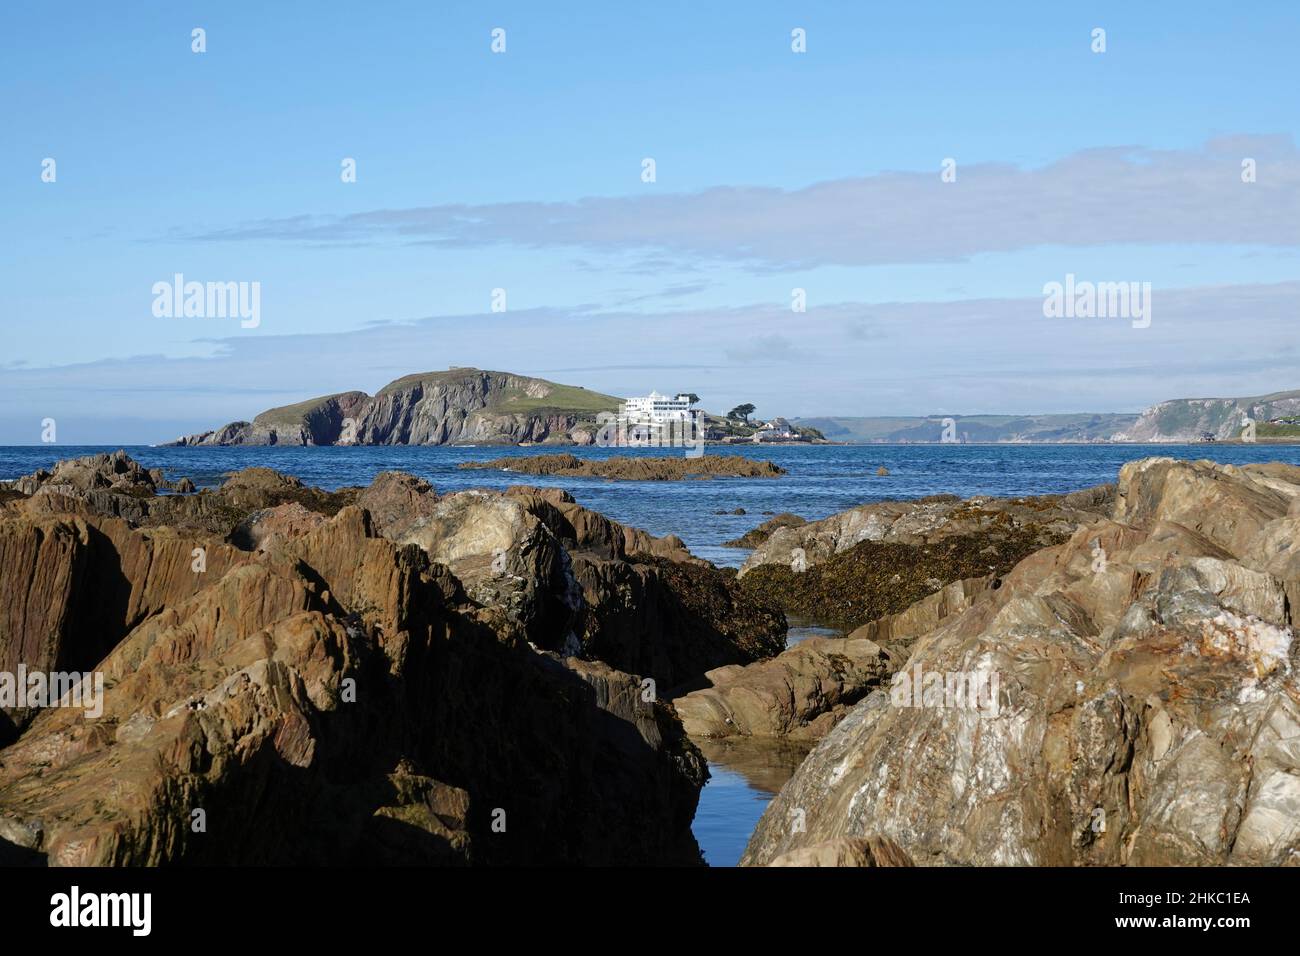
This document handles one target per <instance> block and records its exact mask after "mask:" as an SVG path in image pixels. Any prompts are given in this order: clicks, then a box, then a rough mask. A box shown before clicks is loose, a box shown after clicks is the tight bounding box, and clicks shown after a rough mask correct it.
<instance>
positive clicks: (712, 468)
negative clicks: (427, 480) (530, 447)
mask: <svg viewBox="0 0 1300 956" xmlns="http://www.w3.org/2000/svg"><path fill="white" fill-rule="evenodd" d="M459 467H461V468H469V469H483V470H498V471H511V472H517V473H519V474H523V475H559V476H562V477H572V478H609V479H617V480H620V481H681V480H682V479H685V478H779V477H780V476H781V475H784V474H785V473H786V472H785V469H784V468H781V467H779V466H778V465H774V464H773V463H772V462H770V461H757V460H755V459H753V458H746V457H745V456H743V455H701V456H700V457H698V458H687V457H686V456H684V455H683V456H680V457H674V458H637V457H632V456H626V455H616V456H614V457H613V458H591V459H587V458H579V457H578V456H577V455H569V454H557V455H518V456H512V457H509V458H497V459H494V460H493V461H467V462H464V463H462V464H461V465H460V466H459ZM742 513H743V512H742Z"/></svg>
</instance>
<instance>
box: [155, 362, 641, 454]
mask: <svg viewBox="0 0 1300 956" xmlns="http://www.w3.org/2000/svg"><path fill="white" fill-rule="evenodd" d="M618 402H619V400H618V399H617V398H613V397H611V396H608V395H601V394H599V393H597V392H589V391H586V390H585V389H581V388H576V387H573V386H568V385H558V384H556V383H554V382H548V381H545V380H544V379H539V378H529V377H527V376H523V375H512V374H510V373H507V372H487V371H481V370H479V369H453V370H450V371H447V372H426V373H421V374H417V375H408V376H406V377H404V378H400V379H398V380H397V381H395V382H391V383H389V384H388V385H386V386H384V387H383V388H382V389H380V390H379V392H378V393H377V394H376V395H374V396H370V395H367V394H366V393H365V392H358V391H352V392H342V393H339V394H337V395H326V396H324V397H322V398H316V399H310V400H308V401H305V402H300V403H298V404H296V405H287V406H284V407H282V408H273V409H271V410H269V411H266V412H263V413H262V414H260V415H258V416H257V417H256V418H254V419H253V420H252V421H251V422H232V423H230V424H229V425H226V426H224V427H222V428H219V429H216V430H214V431H210V432H202V433H200V434H197V435H189V436H186V437H183V438H181V439H179V440H178V441H177V442H176V444H180V445H340V444H356V445H445V444H454V443H465V444H519V443H521V442H551V443H560V444H591V443H592V442H593V441H594V440H595V434H596V428H595V422H596V415H597V414H598V413H599V412H601V411H609V412H613V411H616V410H617V408H618Z"/></svg>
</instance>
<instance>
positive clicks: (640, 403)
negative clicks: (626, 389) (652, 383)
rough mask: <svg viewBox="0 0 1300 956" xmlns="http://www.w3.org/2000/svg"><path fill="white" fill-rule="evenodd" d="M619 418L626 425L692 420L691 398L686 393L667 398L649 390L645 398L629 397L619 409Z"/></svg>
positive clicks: (660, 423) (666, 423)
mask: <svg viewBox="0 0 1300 956" xmlns="http://www.w3.org/2000/svg"><path fill="white" fill-rule="evenodd" d="M619 418H620V419H621V420H622V421H623V422H624V423H625V424H628V425H671V424H672V423H674V422H688V421H691V420H692V415H691V400H690V398H689V397H688V396H686V395H678V396H677V397H676V398H669V397H668V396H667V395H660V394H659V393H658V392H651V393H650V394H649V395H647V396H646V397H645V398H629V399H628V400H627V401H625V402H624V403H623V406H622V408H621V409H620V410H619Z"/></svg>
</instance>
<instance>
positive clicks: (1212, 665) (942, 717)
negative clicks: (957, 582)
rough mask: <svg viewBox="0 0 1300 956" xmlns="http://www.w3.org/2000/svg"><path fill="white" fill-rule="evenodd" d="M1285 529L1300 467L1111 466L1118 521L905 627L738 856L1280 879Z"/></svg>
mask: <svg viewBox="0 0 1300 956" xmlns="http://www.w3.org/2000/svg"><path fill="white" fill-rule="evenodd" d="M1298 521H1300V469H1296V468H1293V467H1290V466H1285V465H1251V466H1246V467H1243V468H1235V467H1232V466H1218V465H1214V464H1211V463H1209V462H1179V461H1174V460H1171V459H1147V460H1143V461H1139V462H1134V463H1131V464H1129V465H1126V466H1125V467H1124V468H1123V470H1122V471H1121V474H1120V481H1119V486H1118V493H1117V498H1116V503H1115V506H1114V509H1113V513H1112V516H1111V517H1107V518H1100V519H1097V520H1093V521H1090V522H1089V523H1087V524H1086V525H1085V526H1083V527H1081V528H1079V529H1078V530H1077V531H1076V532H1075V533H1074V534H1073V535H1072V536H1071V537H1070V539H1069V540H1068V541H1066V542H1065V543H1063V544H1060V545H1056V546H1054V547H1050V548H1047V549H1044V550H1042V551H1039V552H1038V553H1036V554H1034V555H1032V556H1030V557H1028V558H1027V559H1025V560H1024V561H1022V562H1021V563H1020V564H1019V565H1018V566H1017V567H1016V568H1015V569H1014V570H1013V571H1012V572H1011V573H1010V574H1008V575H1007V576H1005V577H1004V578H1003V579H1002V580H1001V581H1000V582H999V585H998V586H997V587H996V588H992V587H987V588H982V587H980V586H976V587H973V588H968V587H966V586H965V585H963V589H962V590H963V596H962V599H961V600H960V601H958V602H957V604H956V605H955V606H954V607H953V608H952V610H955V613H947V614H943V615H939V616H934V615H927V614H922V615H919V616H917V617H916V618H915V619H914V620H913V621H911V624H912V625H914V626H915V625H918V624H919V625H921V626H922V627H927V626H928V625H927V620H926V619H927V617H928V618H929V622H928V624H929V625H933V626H929V627H928V629H926V630H925V631H924V633H921V634H920V635H917V636H914V638H913V640H912V642H911V644H910V657H909V658H908V659H907V660H906V662H905V664H904V665H903V667H902V669H901V673H903V674H905V675H907V678H908V680H907V682H906V683H903V682H902V681H901V680H898V679H897V678H896V679H894V680H891V681H890V686H889V687H881V688H880V689H878V690H876V691H874V692H872V693H871V694H870V695H869V696H867V697H866V698H865V699H864V700H863V701H862V702H861V703H859V704H857V705H856V706H855V707H854V708H853V710H852V711H851V712H850V713H849V714H848V716H847V717H845V718H844V720H843V721H842V722H840V723H839V724H838V726H836V727H835V729H834V730H832V731H831V732H830V733H829V734H827V735H826V736H825V737H824V738H823V740H822V741H821V743H820V744H818V746H817V747H816V748H815V749H814V750H813V751H812V753H811V754H810V755H809V757H808V759H807V760H806V761H805V762H804V763H803V765H802V766H801V767H800V769H799V770H798V772H797V773H796V774H795V776H794V777H793V778H792V779H791V780H790V782H789V783H788V784H787V785H786V787H785V788H784V789H783V790H782V791H781V793H780V795H779V796H778V797H777V798H776V799H775V800H774V801H773V802H772V804H771V805H770V806H769V808H768V810H767V812H766V813H765V814H764V816H763V818H762V820H761V822H760V823H759V826H758V828H757V829H756V831H755V833H754V835H753V838H752V839H751V841H750V844H749V847H748V850H747V851H746V854H745V857H744V859H743V861H742V862H743V863H744V864H747V865H761V864H769V863H775V862H781V861H787V862H788V861H789V860H791V859H795V860H804V861H809V862H811V861H814V860H821V861H827V860H829V861H832V862H847V863H857V862H860V861H862V860H865V859H867V858H868V857H869V856H870V854H863V853H857V854H856V855H855V853H850V852H848V851H847V850H846V849H845V847H844V846H843V845H842V841H844V840H857V841H859V844H856V845H876V844H878V843H879V841H882V840H883V841H887V843H888V844H889V845H891V846H896V847H897V848H899V849H900V850H901V852H902V855H903V857H904V858H906V859H910V860H914V861H915V862H917V863H919V864H976V865H989V864H995V865H1005V864H1021V865H1036V866H1037V865H1056V866H1071V865H1122V864H1132V865H1170V864H1191V865H1224V864H1259V865H1281V864H1289V863H1295V862H1296V860H1297V858H1298V857H1300V824H1298V823H1297V821H1298V820H1300V784H1297V782H1296V781H1297V780H1300V751H1297V749H1296V747H1295V741H1296V740H1297V739H1300V704H1298V703H1297V701H1300V684H1298V683H1297V670H1296V668H1297V664H1300V659H1298V649H1297V646H1296V643H1295V641H1294V639H1293V635H1294V627H1295V626H1296V623H1297V622H1296V617H1295V608H1296V607H1298V606H1300V604H1297V603H1296V600H1297V598H1300V561H1298V560H1297V556H1296V555H1295V553H1294V551H1295V548H1294V541H1295V540H1296V536H1297V533H1298V532H1300V524H1297V522H1298ZM931 610H934V609H931ZM890 630H891V628H884V629H879V628H878V629H876V631H875V634H876V636H877V638H878V639H881V640H884V639H887V638H888V637H889V636H890V635H889V631H890ZM929 675H934V679H931V677H930V676H929ZM994 675H996V677H997V680H996V681H994V680H993V679H992V678H993V677H994ZM973 686H980V687H982V688H984V689H987V690H989V691H992V693H982V694H980V695H976V696H972V695H971V694H970V693H968V691H969V690H970V689H971V688H972V687H973ZM900 688H901V691H900ZM861 841H866V843H865V844H863V843H862V842H861Z"/></svg>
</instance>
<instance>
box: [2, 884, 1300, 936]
mask: <svg viewBox="0 0 1300 956" xmlns="http://www.w3.org/2000/svg"><path fill="white" fill-rule="evenodd" d="M1298 877H1300V870H1295V869H1109V870H1100V869H1096V870H1085V869H1036V870H1030V869H1012V868H1005V869H921V868H918V869H839V870H834V869H820V870H819V869H766V870H764V869H753V870H709V869H698V870H694V869H661V870H654V869H635V870H634V869H566V870H543V869H499V870H497V869H493V870H489V869H480V870H452V869H441V870H437V869H383V870H380V869H373V870H366V869H336V870H327V869H273V868H247V867H244V868H233V867H232V868H210V869H167V870H140V869H133V870H85V869H82V870H78V869H25V868H24V869H2V870H0V913H3V924H2V925H3V928H4V929H3V931H4V936H5V940H6V942H7V943H10V944H14V943H20V942H22V941H24V940H26V939H29V938H31V939H37V938H47V937H48V938H53V939H57V938H59V937H65V938H66V939H67V940H68V941H72V939H73V937H74V936H75V937H76V938H77V939H78V940H80V941H83V942H84V941H89V940H90V939H91V938H92V937H97V938H100V939H103V940H108V939H110V938H112V939H114V940H120V941H122V942H124V943H126V944H127V945H128V946H130V945H132V944H133V943H137V942H140V943H143V942H146V941H163V942H167V943H171V942H179V941H186V942H189V941H197V940H202V939H205V938H209V935H208V934H211V933H218V934H221V935H225V934H226V933H228V932H230V931H232V930H234V931H236V932H237V933H238V932H240V928H241V927H242V928H245V929H248V930H250V931H251V930H253V929H254V927H255V928H256V930H255V935H252V936H249V937H246V938H249V939H257V940H258V941H259V943H261V942H264V941H266V940H268V939H278V938H281V937H283V938H285V939H286V940H292V941H294V942H302V943H305V942H312V941H319V942H322V943H327V944H338V943H341V942H345V941H349V940H355V941H358V942H364V941H367V940H369V941H371V942H374V941H375V940H376V939H377V938H378V937H377V934H380V936H388V935H390V934H391V935H398V936H400V935H401V934H419V935H421V936H425V937H426V938H428V937H429V934H432V935H433V937H434V938H436V935H437V933H438V931H439V927H443V928H445V929H448V930H449V929H452V928H453V927H458V926H462V925H465V926H469V925H473V926H475V927H476V932H478V933H481V934H483V935H484V936H485V937H486V938H490V939H492V940H493V941H496V940H498V939H502V940H505V939H510V938H512V937H517V938H521V939H524V938H527V939H530V940H531V939H536V938H537V937H538V936H539V935H549V934H552V933H561V934H562V933H565V932H569V931H572V930H573V929H574V928H575V927H574V924H573V922H572V921H574V920H580V921H581V923H582V924H583V926H584V929H583V933H584V934H588V933H590V931H591V930H592V929H599V928H608V929H609V930H611V931H614V932H629V933H633V934H634V935H640V936H641V937H643V938H644V939H646V941H647V942H649V941H652V940H654V941H666V940H668V939H671V938H672V937H673V936H674V935H677V934H681V933H683V932H689V933H690V934H691V935H693V936H694V935H697V934H700V935H704V936H706V937H708V936H712V935H713V933H711V932H710V931H709V927H710V926H713V927H716V930H715V931H716V933H718V934H719V935H720V936H721V937H723V938H726V939H727V940H729V941H735V940H736V938H737V937H740V938H741V939H743V938H746V937H751V936H752V938H754V939H755V940H756V941H767V942H770V941H771V936H770V934H771V933H772V932H773V931H774V930H777V929H778V928H781V924H783V923H784V924H786V925H787V926H789V927H790V928H794V927H796V926H797V927H799V928H801V929H802V930H804V931H808V930H812V931H816V930H817V928H818V927H817V925H816V924H817V923H818V922H819V921H825V923H826V925H825V927H824V928H825V929H826V930H829V931H834V932H836V933H837V934H843V933H845V932H849V933H850V935H852V933H853V932H855V930H853V927H854V926H857V927H859V928H860V929H861V928H862V927H864V926H865V925H866V921H870V923H874V924H880V925H882V926H884V925H887V924H888V923H896V924H899V925H904V921H905V925H909V926H911V927H912V928H913V931H924V932H932V933H935V934H938V935H942V936H947V935H948V934H950V933H963V934H964V933H971V934H982V932H983V931H987V932H989V933H997V932H998V928H997V927H998V924H999V923H1001V922H1003V921H1005V920H1008V919H1012V920H1015V921H1016V924H1017V925H1018V926H1021V927H1025V928H1028V927H1029V926H1031V925H1033V924H1036V923H1039V922H1041V923H1042V924H1043V926H1044V928H1047V927H1053V928H1055V929H1057V930H1058V931H1059V930H1060V929H1061V928H1063V927H1065V928H1068V929H1069V933H1070V938H1071V939H1078V938H1083V939H1091V938H1095V937H1100V936H1105V937H1114V938H1116V939H1123V938H1124V937H1125V936H1130V935H1134V934H1137V935H1140V936H1147V937H1148V938H1149V937H1150V936H1152V935H1157V936H1159V935H1165V934H1172V935H1173V936H1177V937H1182V936H1183V935H1184V934H1189V933H1199V934H1202V935H1204V936H1206V937H1208V938H1212V939H1215V940H1220V939H1222V940H1224V941H1225V942H1227V941H1231V940H1232V939H1233V938H1235V937H1236V934H1239V933H1242V932H1247V933H1249V932H1251V931H1253V930H1261V929H1262V930H1265V931H1270V930H1271V931H1272V932H1275V933H1276V932H1279V931H1281V929H1282V928H1283V927H1284V926H1288V925H1290V922H1291V919H1292V918H1293V913H1294V908H1295V903H1294V900H1295V899H1296V896H1297V890H1298V889H1300V878H1298ZM566 926H567V929H566ZM688 927H690V929H688ZM981 928H982V929H981ZM863 931H865V930H863ZM909 932H910V931H909ZM977 938H984V937H982V935H980V936H975V935H972V936H971V937H970V939H971V940H972V941H974V940H975V939H977Z"/></svg>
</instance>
